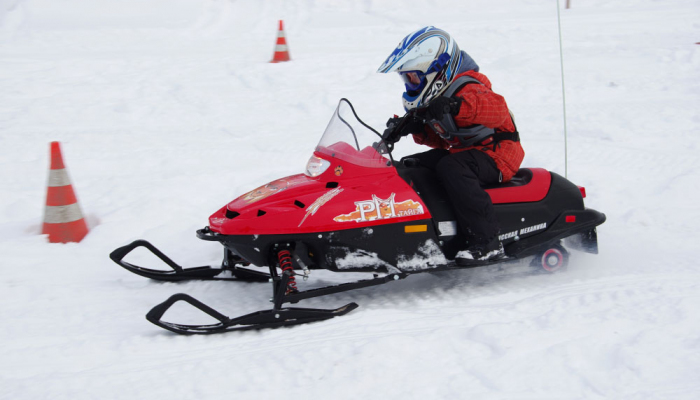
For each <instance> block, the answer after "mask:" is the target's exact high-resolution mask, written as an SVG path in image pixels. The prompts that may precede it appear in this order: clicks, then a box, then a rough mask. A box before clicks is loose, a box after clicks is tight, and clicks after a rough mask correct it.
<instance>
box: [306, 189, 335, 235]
mask: <svg viewBox="0 0 700 400" xmlns="http://www.w3.org/2000/svg"><path fill="white" fill-rule="evenodd" d="M342 191H343V189H342V188H340V186H339V187H337V188H335V189H333V190H329V191H327V192H326V193H324V194H323V195H322V196H321V197H319V198H318V199H316V201H314V202H313V203H312V204H311V205H310V206H308V207H306V215H304V218H303V219H302V220H301V222H299V226H301V224H303V223H304V221H306V218H307V217H308V216H309V215H314V214H316V212H317V211H318V210H319V209H320V208H321V207H322V206H323V205H324V204H326V203H328V202H329V201H331V199H332V198H334V197H335V196H337V195H338V194H339V193H340V192H342Z"/></svg>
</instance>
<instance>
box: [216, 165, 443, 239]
mask: <svg viewBox="0 0 700 400" xmlns="http://www.w3.org/2000/svg"><path fill="white" fill-rule="evenodd" d="M314 155H315V156H316V157H321V158H325V159H328V158H329V157H328V156H327V155H324V154H322V153H319V152H316V153H314ZM329 161H330V162H331V163H332V165H331V167H330V168H328V170H327V171H325V172H324V173H323V174H321V175H320V176H318V177H315V178H312V177H308V176H306V175H303V174H298V175H292V176H288V177H285V178H281V179H277V180H275V181H273V182H270V183H268V184H266V185H263V186H261V187H259V188H257V189H254V190H252V191H250V192H248V193H246V194H244V195H242V196H240V197H238V198H237V199H235V200H233V201H232V202H230V203H229V204H227V205H226V206H225V207H223V208H221V209H220V210H218V211H217V212H215V213H214V214H213V215H212V216H211V217H210V218H209V226H210V228H211V230H213V231H214V232H217V233H220V234H224V235H250V234H254V235H262V234H289V233H314V232H329V231H337V230H343V229H353V228H358V227H360V228H361V227H370V226H374V225H380V224H387V223H404V222H407V221H413V220H421V219H428V218H430V217H431V216H430V213H429V211H428V208H427V207H426V206H425V204H424V203H423V201H422V200H421V198H420V197H419V196H418V194H416V192H415V191H414V190H413V189H412V188H411V187H410V186H409V185H408V184H407V183H406V181H404V180H403V179H402V178H401V177H400V176H399V175H398V174H397V172H396V170H395V169H394V168H381V169H380V168H371V167H362V166H358V165H356V164H352V163H347V162H344V161H337V160H333V159H331V160H329ZM334 161H335V162H334Z"/></svg>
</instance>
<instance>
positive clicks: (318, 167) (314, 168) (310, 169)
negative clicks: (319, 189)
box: [304, 156, 331, 178]
mask: <svg viewBox="0 0 700 400" xmlns="http://www.w3.org/2000/svg"><path fill="white" fill-rule="evenodd" d="M330 166H331V163H330V162H328V161H326V160H324V159H323V158H320V157H316V156H311V158H309V161H308V162H307V163H306V171H304V174H305V175H306V176H310V177H312V178H313V177H316V176H319V175H321V174H322V173H324V172H325V171H326V170H327V169H328V167H330Z"/></svg>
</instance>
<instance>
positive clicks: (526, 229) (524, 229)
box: [498, 222, 547, 241]
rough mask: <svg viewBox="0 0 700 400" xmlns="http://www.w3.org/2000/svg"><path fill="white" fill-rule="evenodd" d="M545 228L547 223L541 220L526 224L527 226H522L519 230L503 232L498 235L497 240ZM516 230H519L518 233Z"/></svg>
mask: <svg viewBox="0 0 700 400" xmlns="http://www.w3.org/2000/svg"><path fill="white" fill-rule="evenodd" d="M545 228H547V223H546V222H543V223H541V224H537V225H533V226H528V227H527V228H522V229H520V231H513V232H508V233H504V234H502V235H499V236H498V240H501V241H503V240H506V239H510V238H514V237H516V236H518V235H524V234H526V233H531V232H535V231H539V230H541V229H545ZM518 232H520V233H518Z"/></svg>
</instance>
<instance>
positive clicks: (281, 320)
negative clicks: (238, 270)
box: [146, 293, 359, 335]
mask: <svg viewBox="0 0 700 400" xmlns="http://www.w3.org/2000/svg"><path fill="white" fill-rule="evenodd" d="M178 301H184V302H186V303H189V304H190V305H192V306H193V307H195V308H197V309H199V310H200V311H202V312H204V313H205V314H207V315H209V316H210V317H213V318H214V319H216V320H217V321H219V322H218V323H216V324H208V325H183V324H175V323H172V322H165V321H162V320H161V318H162V317H163V315H164V314H165V313H166V312H167V311H168V309H170V307H172V306H173V304H175V303H177V302H178ZM357 307H359V306H358V305H357V303H349V304H346V305H344V306H342V307H340V308H337V309H315V308H282V309H279V310H275V309H272V310H265V311H256V312H253V313H250V314H246V315H243V316H240V317H237V318H229V317H227V316H225V315H223V314H221V313H220V312H218V311H216V310H214V309H213V308H211V307H209V306H207V305H206V304H204V303H202V302H201V301H199V300H197V299H195V298H193V297H192V296H189V295H187V294H184V293H178V294H175V295H173V296H171V297H170V298H169V299H167V300H166V301H164V302H163V303H161V304H158V305H157V306H155V307H153V309H151V311H149V312H148V314H146V319H147V320H148V321H149V322H151V323H153V324H155V325H157V326H159V327H161V328H163V329H167V330H169V331H171V332H175V333H178V334H183V335H196V334H200V335H206V334H214V333H223V332H231V331H243V330H254V329H266V328H277V327H281V326H290V325H299V324H306V323H309V322H316V321H323V320H326V319H330V318H333V317H339V316H342V315H345V314H347V313H349V312H350V311H352V310H354V309H356V308H357Z"/></svg>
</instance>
